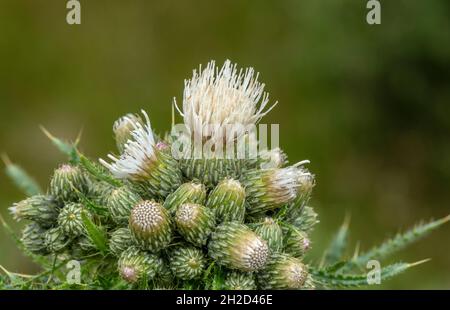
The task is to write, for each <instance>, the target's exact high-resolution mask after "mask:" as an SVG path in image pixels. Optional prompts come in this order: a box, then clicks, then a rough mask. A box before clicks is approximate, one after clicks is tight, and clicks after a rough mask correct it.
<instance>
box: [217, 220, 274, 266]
mask: <svg viewBox="0 0 450 310" xmlns="http://www.w3.org/2000/svg"><path fill="white" fill-rule="evenodd" d="M208 251H209V255H210V256H211V257H212V258H213V259H214V260H216V261H217V262H218V263H219V264H220V265H224V266H226V267H228V268H230V269H238V270H242V271H255V270H258V269H261V268H262V267H264V265H265V264H266V261H267V258H268V255H269V247H268V245H267V242H266V241H265V240H263V239H262V238H261V237H259V236H258V235H257V234H255V233H254V232H253V231H251V230H250V228H248V227H247V226H245V225H244V224H240V223H235V222H225V223H222V224H221V225H219V226H218V227H217V228H216V230H215V231H214V232H213V233H212V235H211V240H210V241H209V243H208Z"/></svg>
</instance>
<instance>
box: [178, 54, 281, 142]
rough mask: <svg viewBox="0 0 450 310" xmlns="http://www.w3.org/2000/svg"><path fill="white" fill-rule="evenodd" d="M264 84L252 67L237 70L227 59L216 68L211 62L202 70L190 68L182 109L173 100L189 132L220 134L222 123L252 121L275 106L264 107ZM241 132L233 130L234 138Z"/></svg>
mask: <svg viewBox="0 0 450 310" xmlns="http://www.w3.org/2000/svg"><path fill="white" fill-rule="evenodd" d="M264 86H265V85H264V84H263V83H260V82H258V74H256V75H255V71H254V70H253V68H246V69H245V70H243V69H238V68H237V65H236V64H232V63H231V61H230V60H227V61H225V63H224V65H223V66H222V68H220V69H219V68H218V67H216V64H215V61H211V62H209V63H208V65H207V66H206V68H205V69H203V70H202V69H201V67H200V68H199V71H197V70H194V72H193V75H192V78H191V79H190V80H186V81H185V88H184V93H183V106H182V108H183V111H181V110H180V109H179V108H178V106H177V105H176V102H175V101H174V103H175V106H176V107H177V109H178V111H179V113H180V114H181V116H183V119H184V123H185V125H186V126H187V128H188V129H189V131H190V133H191V134H195V135H199V134H201V135H202V137H217V136H221V137H222V134H221V133H219V132H218V131H219V130H223V126H226V125H243V126H246V125H252V124H256V123H257V122H258V121H259V120H260V119H261V118H262V117H263V116H264V115H266V114H267V113H268V112H269V111H270V110H271V109H272V108H273V107H274V106H275V104H276V103H275V104H274V105H273V106H272V107H270V108H268V109H266V106H267V104H268V102H269V94H268V93H266V92H264ZM211 125H217V126H219V127H218V128H211V127H210V126H211ZM208 127H209V129H208ZM242 134H244V130H243V129H240V130H237V132H236V135H237V137H238V138H239V137H240V136H241V135H242ZM231 138H234V137H231ZM228 139H230V138H228Z"/></svg>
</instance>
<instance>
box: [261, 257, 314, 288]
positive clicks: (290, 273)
mask: <svg viewBox="0 0 450 310" xmlns="http://www.w3.org/2000/svg"><path fill="white" fill-rule="evenodd" d="M307 279H308V269H307V267H306V266H305V265H304V264H302V262H301V261H300V260H299V259H298V258H295V257H292V256H289V255H288V254H284V253H275V254H273V255H272V256H271V258H270V259H269V261H268V263H267V265H266V267H265V268H264V269H263V270H261V271H260V272H259V273H258V275H257V280H258V284H259V286H260V288H261V289H263V290H283V289H287V290H294V289H302V288H304V287H305V284H306V281H307Z"/></svg>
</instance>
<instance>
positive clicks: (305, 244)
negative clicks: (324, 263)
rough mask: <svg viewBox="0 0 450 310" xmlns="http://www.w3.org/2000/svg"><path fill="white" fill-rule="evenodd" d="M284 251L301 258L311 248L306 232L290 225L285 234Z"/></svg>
mask: <svg viewBox="0 0 450 310" xmlns="http://www.w3.org/2000/svg"><path fill="white" fill-rule="evenodd" d="M284 242H285V247H284V251H285V252H286V253H288V254H290V255H292V256H293V257H297V258H301V257H303V255H305V253H306V251H308V250H309V249H310V248H311V241H310V240H309V238H308V236H307V235H306V233H304V232H303V231H301V230H299V229H297V228H295V227H290V228H289V229H288V231H287V233H286V235H285V240H284Z"/></svg>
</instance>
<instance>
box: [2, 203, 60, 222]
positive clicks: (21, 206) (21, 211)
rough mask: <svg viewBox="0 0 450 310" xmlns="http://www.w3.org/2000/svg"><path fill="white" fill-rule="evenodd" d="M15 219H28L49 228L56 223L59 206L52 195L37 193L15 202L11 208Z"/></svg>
mask: <svg viewBox="0 0 450 310" xmlns="http://www.w3.org/2000/svg"><path fill="white" fill-rule="evenodd" d="M9 210H10V212H11V214H12V215H13V217H14V219H15V220H17V221H20V220H21V219H26V220H30V221H34V222H36V223H38V224H39V225H40V226H42V227H45V228H48V227H51V226H53V225H54V224H55V223H56V219H57V217H58V212H59V208H58V206H57V204H56V202H55V201H54V199H53V198H51V197H50V196H44V195H37V196H32V197H30V198H27V199H25V200H22V201H21V202H18V203H15V204H14V205H13V206H12V207H11V208H9Z"/></svg>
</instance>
